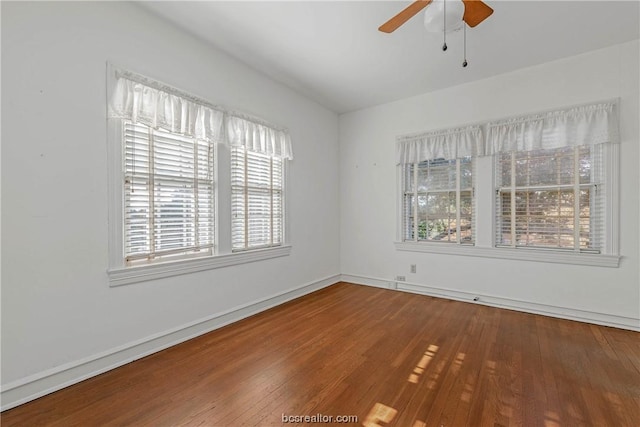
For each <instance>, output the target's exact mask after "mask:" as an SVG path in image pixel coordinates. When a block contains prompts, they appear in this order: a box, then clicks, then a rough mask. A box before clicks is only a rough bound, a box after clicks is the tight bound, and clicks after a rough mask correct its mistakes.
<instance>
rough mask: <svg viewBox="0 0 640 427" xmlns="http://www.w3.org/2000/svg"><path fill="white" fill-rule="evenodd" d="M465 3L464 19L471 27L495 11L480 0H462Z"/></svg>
mask: <svg viewBox="0 0 640 427" xmlns="http://www.w3.org/2000/svg"><path fill="white" fill-rule="evenodd" d="M462 2H463V3H464V15H463V16H462V20H463V21H464V22H466V23H467V25H469V26H470V27H475V26H476V25H478V24H479V23H481V22H482V21H484V20H485V19H487V18H488V17H489V16H491V14H492V13H493V9H491V8H490V7H489V6H487V5H486V4H485V3H483V2H481V1H480V0H462Z"/></svg>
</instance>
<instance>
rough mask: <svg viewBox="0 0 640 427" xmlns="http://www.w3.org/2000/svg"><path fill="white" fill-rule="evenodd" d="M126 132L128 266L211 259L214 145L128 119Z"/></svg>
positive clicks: (125, 236) (126, 237)
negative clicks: (168, 260)
mask: <svg viewBox="0 0 640 427" xmlns="http://www.w3.org/2000/svg"><path fill="white" fill-rule="evenodd" d="M122 129H123V141H124V163H125V168H124V169H125V171H124V172H125V173H124V255H125V261H126V263H128V264H131V263H135V262H140V261H143V260H144V261H151V260H155V259H160V258H176V257H179V256H180V257H185V256H197V255H200V256H204V255H212V254H213V248H214V242H215V236H214V231H215V226H214V218H215V214H214V206H215V205H214V197H215V191H214V190H215V188H214V180H213V176H214V147H213V144H212V143H211V142H209V141H205V140H199V139H196V138H190V137H185V136H181V135H179V134H177V133H172V132H168V131H164V130H156V129H152V128H150V127H148V126H146V125H144V124H140V123H135V124H134V123H132V122H130V121H124V122H123V126H122Z"/></svg>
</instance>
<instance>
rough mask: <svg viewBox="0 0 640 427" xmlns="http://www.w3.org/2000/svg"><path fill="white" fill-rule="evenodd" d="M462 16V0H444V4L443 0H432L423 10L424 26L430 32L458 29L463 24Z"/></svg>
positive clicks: (448, 31)
mask: <svg viewBox="0 0 640 427" xmlns="http://www.w3.org/2000/svg"><path fill="white" fill-rule="evenodd" d="M445 14H446V15H445ZM463 16H464V3H463V2H462V0H446V5H445V0H433V1H432V2H431V4H430V5H429V7H427V8H426V10H425V12H424V27H425V29H426V30H427V31H428V32H430V33H442V32H444V31H445V29H446V32H447V33H450V32H453V31H459V30H460V29H461V28H462V26H463V25H464V21H463V20H462V17H463ZM445 21H446V24H445Z"/></svg>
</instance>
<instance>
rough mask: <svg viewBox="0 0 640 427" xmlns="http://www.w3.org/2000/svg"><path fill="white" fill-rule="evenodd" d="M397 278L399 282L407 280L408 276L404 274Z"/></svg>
mask: <svg viewBox="0 0 640 427" xmlns="http://www.w3.org/2000/svg"><path fill="white" fill-rule="evenodd" d="M396 280H397V281H398V282H404V281H406V280H407V278H406V277H404V276H396Z"/></svg>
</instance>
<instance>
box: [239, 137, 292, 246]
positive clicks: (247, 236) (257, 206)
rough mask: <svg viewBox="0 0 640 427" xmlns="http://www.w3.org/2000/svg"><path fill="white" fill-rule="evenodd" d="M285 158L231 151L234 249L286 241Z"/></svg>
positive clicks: (240, 149)
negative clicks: (283, 160) (283, 194)
mask: <svg viewBox="0 0 640 427" xmlns="http://www.w3.org/2000/svg"><path fill="white" fill-rule="evenodd" d="M282 175H283V163H282V159H279V158H272V157H270V156H266V155H263V154H259V153H254V152H250V151H246V150H245V149H243V148H234V149H232V153H231V209H232V220H231V222H232V224H231V234H232V236H231V241H232V248H233V249H234V250H246V249H252V248H260V247H267V246H276V245H281V244H282V243H283V235H284V214H283V212H284V209H283V197H282V188H283V179H282V178H283V176H282Z"/></svg>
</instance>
